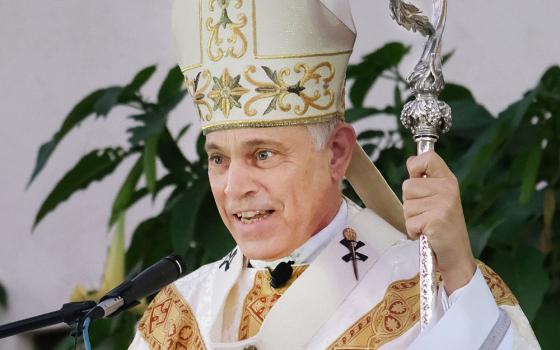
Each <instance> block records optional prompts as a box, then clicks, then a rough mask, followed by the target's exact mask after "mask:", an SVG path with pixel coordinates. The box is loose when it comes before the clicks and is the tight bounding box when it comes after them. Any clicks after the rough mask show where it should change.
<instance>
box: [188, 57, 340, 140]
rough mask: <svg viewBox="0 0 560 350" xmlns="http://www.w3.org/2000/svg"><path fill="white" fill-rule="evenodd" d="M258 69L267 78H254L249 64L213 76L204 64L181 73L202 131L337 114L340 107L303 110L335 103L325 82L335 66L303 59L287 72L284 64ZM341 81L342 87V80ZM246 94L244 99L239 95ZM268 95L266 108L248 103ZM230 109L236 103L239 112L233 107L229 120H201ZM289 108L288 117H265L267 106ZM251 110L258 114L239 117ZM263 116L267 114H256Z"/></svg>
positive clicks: (225, 113)
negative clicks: (315, 112)
mask: <svg viewBox="0 0 560 350" xmlns="http://www.w3.org/2000/svg"><path fill="white" fill-rule="evenodd" d="M262 69H263V71H264V75H266V76H267V77H268V79H270V82H268V81H266V82H262V81H258V80H257V79H255V78H254V77H253V76H252V75H253V74H255V73H256V72H257V68H256V67H255V66H254V65H250V66H248V67H247V68H246V69H245V70H244V72H243V76H242V75H241V74H238V75H232V74H230V71H229V69H228V68H225V69H224V70H223V71H222V73H221V75H220V76H219V77H216V76H212V73H211V72H210V70H208V69H206V70H203V71H200V72H198V73H197V74H196V76H195V77H194V79H189V78H188V77H187V78H186V79H187V87H188V89H189V92H190V94H191V95H192V97H193V102H194V105H195V108H196V111H197V113H198V115H199V118H200V120H201V121H202V122H203V130H204V131H205V132H207V131H213V130H217V129H226V128H233V127H268V126H287V125H305V124H311V123H312V122H323V121H328V120H332V119H343V114H344V113H343V111H337V112H335V113H332V112H331V113H325V114H319V115H309V114H308V113H309V110H310V109H315V110H318V111H326V110H328V109H330V108H331V107H332V106H333V105H334V103H335V99H336V98H335V95H336V94H335V92H334V90H333V88H332V87H331V85H330V84H331V82H332V80H333V79H334V75H335V68H334V67H333V65H332V64H331V63H330V62H326V61H325V62H321V63H318V64H317V65H314V66H312V67H310V66H308V65H307V64H305V63H297V64H295V65H294V68H293V73H292V70H290V69H289V68H287V67H283V68H281V69H279V70H272V69H270V68H269V67H264V66H263V67H262ZM292 76H294V78H295V79H294V78H292V82H293V84H289V83H287V82H286V80H287V79H289V78H290V77H292ZM242 78H244V79H245V80H242ZM211 82H213V86H212V88H211V89H210V84H211ZM250 85H252V86H255V88H254V90H253V91H251V90H249V89H248V88H246V86H250ZM341 86H342V87H344V84H342V85H341ZM289 96H293V97H295V101H292V103H293V102H296V105H295V106H294V107H293V106H292V104H291V103H290V102H288V101H287V98H288V97H289ZM246 97H247V98H248V99H247V100H245V101H242V100H241V99H242V98H243V99H245V98H246ZM269 99H270V102H269V103H268V106H267V107H266V108H265V107H264V106H260V110H257V109H255V108H253V104H255V103H256V102H258V101H260V100H269ZM211 103H213V107H211ZM234 109H240V110H242V111H243V112H237V114H236V118H233V119H234V120H233V121H232V122H233V123H230V122H229V121H227V120H222V121H217V122H215V123H212V125H204V123H207V122H210V121H212V120H213V118H214V112H215V111H217V110H220V111H221V112H222V115H223V116H224V118H226V119H228V118H229V116H230V114H231V112H232V110H234ZM292 110H293V111H294V114H295V115H294V116H293V117H292V118H289V119H286V118H277V117H275V118H272V117H271V118H270V119H268V117H269V113H271V112H272V111H281V112H291V111H292ZM257 115H258V118H255V120H249V119H241V118H243V117H249V118H251V117H255V116H257ZM265 116H266V117H267V119H261V118H265ZM235 119H237V120H235ZM257 119H258V120H257ZM218 120H220V119H218ZM222 124H223V125H222ZM224 125H225V126H224Z"/></svg>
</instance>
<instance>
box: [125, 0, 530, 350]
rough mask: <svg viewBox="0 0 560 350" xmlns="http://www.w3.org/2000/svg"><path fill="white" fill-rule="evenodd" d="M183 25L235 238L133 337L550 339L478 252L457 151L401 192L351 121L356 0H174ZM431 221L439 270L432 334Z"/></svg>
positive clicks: (421, 171) (171, 293)
mask: <svg viewBox="0 0 560 350" xmlns="http://www.w3.org/2000/svg"><path fill="white" fill-rule="evenodd" d="M173 27H174V32H175V38H176V45H177V50H178V58H179V65H180V67H181V68H182V71H183V73H184V75H185V78H186V81H187V84H188V88H189V92H190V94H191V96H192V97H193V101H194V104H195V107H196V110H197V112H198V114H199V117H200V120H201V122H202V129H203V132H204V133H205V134H206V146H205V147H206V152H207V153H208V159H209V164H208V175H209V179H210V185H211V189H212V193H213V195H214V199H215V201H216V204H217V207H218V209H219V212H220V216H221V218H222V220H223V221H224V224H225V225H226V226H227V228H228V230H229V232H230V233H231V235H232V236H233V238H234V239H235V241H236V243H237V247H236V248H234V249H233V250H232V251H231V252H230V253H229V254H228V255H227V256H226V257H224V258H223V259H222V260H220V261H218V262H215V263H212V264H209V265H206V266H203V267H201V268H200V269H198V270H197V271H195V272H193V273H191V274H189V275H188V276H186V277H183V278H181V279H179V280H178V281H176V282H175V283H173V284H172V285H170V286H168V287H166V288H165V289H163V290H162V291H161V292H160V293H159V294H158V295H157V296H156V297H155V299H154V300H153V301H152V303H151V304H150V306H149V307H148V309H147V310H146V312H145V314H144V316H143V318H142V319H141V321H140V323H139V324H138V329H137V332H136V336H135V338H134V340H133V343H132V344H131V345H130V348H129V349H133V350H147V349H240V350H241V349H244V350H294V349H339V350H342V349H353V350H357V349H370V350H373V349H387V350H389V349H451V348H452V349H454V350H463V349H464V350H467V349H540V347H539V344H538V342H537V340H536V339H535V336H534V334H533V331H532V329H531V327H530V325H529V322H528V321H527V319H526V317H525V315H524V314H523V311H522V310H521V308H520V307H519V305H518V303H517V300H516V299H515V297H514V296H513V295H512V293H511V291H510V290H509V288H508V287H507V286H506V285H505V284H504V282H503V281H502V280H501V279H500V277H499V276H498V275H497V274H496V273H494V272H493V271H492V270H491V269H490V268H489V267H487V266H485V265H484V264H483V263H481V262H477V261H475V259H474V257H473V254H472V251H471V247H470V243H469V239H468V234H467V229H466V225H465V219H464V216H463V211H462V208H461V201H460V195H459V188H458V185H457V180H456V178H455V176H454V175H453V173H452V172H451V171H450V170H449V168H448V167H447V165H446V164H445V162H444V161H443V160H442V159H441V158H440V157H439V156H437V155H436V154H435V153H433V152H432V153H427V154H424V155H421V156H418V157H411V158H410V159H409V160H408V162H407V168H408V172H409V174H410V179H408V180H406V181H405V182H404V183H403V198H402V200H403V203H401V202H400V201H399V200H398V199H397V198H396V196H395V195H394V194H393V192H392V191H391V189H390V188H389V186H388V185H387V183H386V182H385V181H384V179H383V178H382V176H381V175H380V174H379V172H378V171H377V169H376V168H375V167H374V165H373V164H372V162H371V161H370V160H369V158H368V156H367V155H366V154H365V153H364V152H363V150H362V149H361V148H360V146H358V145H357V143H356V134H355V132H354V130H353V128H352V126H351V125H349V124H347V123H345V122H344V84H345V74H346V67H347V64H348V58H349V56H350V54H351V52H352V48H353V45H354V40H355V31H354V26H353V24H352V16H351V14H350V10H349V6H348V3H347V0H343V1H341V0H281V1H280V0H175V1H174V8H173ZM424 175H427V177H424ZM344 178H347V179H348V180H349V182H350V183H351V184H352V186H353V187H354V189H355V191H356V193H357V194H358V195H359V196H360V198H361V199H362V201H363V202H364V204H365V205H366V206H367V208H361V207H358V206H357V205H356V204H354V203H353V202H351V201H350V200H348V199H346V198H344V197H343V195H342V193H341V182H342V180H343V179H344ZM421 233H422V234H425V235H427V237H428V239H429V242H430V245H431V247H432V248H433V251H434V253H435V255H436V256H437V270H438V280H439V283H438V292H437V298H436V305H435V310H434V315H433V317H432V320H431V323H430V324H429V325H428V327H427V329H426V330H424V331H423V332H422V333H420V325H419V314H420V313H419V288H418V260H419V257H418V250H419V249H418V241H417V238H418V237H419V235H420V234H421Z"/></svg>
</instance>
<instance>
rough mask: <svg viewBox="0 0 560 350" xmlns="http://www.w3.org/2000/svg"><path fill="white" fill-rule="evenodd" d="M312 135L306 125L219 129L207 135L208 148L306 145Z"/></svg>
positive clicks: (206, 146)
mask: <svg viewBox="0 0 560 350" xmlns="http://www.w3.org/2000/svg"><path fill="white" fill-rule="evenodd" d="M309 142H310V135H309V132H308V131H307V129H306V128H305V127H304V126H287V127H271V128H240V129H229V130H218V131H213V132H210V133H208V134H207V135H206V145H205V148H206V150H207V151H208V150H212V149H235V148H243V147H254V146H262V145H270V146H277V147H286V148H289V147H293V146H294V145H298V146H300V147H301V146H305V145H307V144H308V143H309Z"/></svg>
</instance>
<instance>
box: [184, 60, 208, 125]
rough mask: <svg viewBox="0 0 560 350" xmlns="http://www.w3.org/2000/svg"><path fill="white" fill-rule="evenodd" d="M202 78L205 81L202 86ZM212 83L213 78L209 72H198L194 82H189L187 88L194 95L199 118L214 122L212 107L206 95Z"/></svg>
mask: <svg viewBox="0 0 560 350" xmlns="http://www.w3.org/2000/svg"><path fill="white" fill-rule="evenodd" d="M201 78H202V79H204V82H203V83H202V85H201V83H200V79H201ZM211 81H212V76H211V75H210V71H209V70H205V71H202V72H198V74H197V75H196V77H195V78H194V80H187V86H188V89H189V91H190V93H191V95H192V98H193V102H194V107H195V108H196V111H197V112H198V116H199V117H200V120H202V121H210V120H212V107H211V106H210V104H209V103H208V101H206V100H205V97H206V95H205V94H206V91H207V90H208V87H209V86H210V82H211Z"/></svg>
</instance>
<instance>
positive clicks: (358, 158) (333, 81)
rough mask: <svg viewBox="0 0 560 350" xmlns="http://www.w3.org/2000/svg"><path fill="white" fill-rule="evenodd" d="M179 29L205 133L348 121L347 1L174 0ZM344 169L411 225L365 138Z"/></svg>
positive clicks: (394, 219)
mask: <svg viewBox="0 0 560 350" xmlns="http://www.w3.org/2000/svg"><path fill="white" fill-rule="evenodd" d="M173 30H174V34H175V43H176V48H177V56H178V61H179V66H180V68H181V70H182V72H183V74H184V76H185V79H186V81H187V86H188V90H189V93H190V94H191V96H192V98H193V101H194V104H195V108H196V111H197V113H198V116H199V118H200V121H201V123H202V131H203V132H204V133H208V132H212V131H216V130H223V129H231V128H260V127H275V126H291V125H308V124H317V123H323V122H327V121H331V120H335V119H340V120H344V111H345V105H344V100H345V94H344V86H345V80H346V67H347V65H348V59H349V58H350V54H351V53H352V49H353V47H354V41H355V38H356V33H355V30H354V25H353V22H352V16H351V12H350V7H349V4H348V0H282V1H279V0H175V1H174V6H173ZM346 177H347V178H348V180H349V181H350V183H351V184H352V187H353V188H354V190H355V191H356V193H357V194H358V195H359V196H360V198H361V199H362V201H363V202H364V204H365V205H366V206H367V207H368V208H370V209H372V210H373V211H374V212H376V213H377V214H378V215H380V216H381V217H383V218H384V219H385V220H386V221H388V222H389V223H391V224H392V225H393V226H395V227H396V228H397V229H398V230H400V231H402V232H404V231H405V228H404V227H405V226H404V216H403V213H402V206H401V203H400V201H399V200H398V198H397V197H396V196H395V194H394V193H393V192H392V190H391V189H390V188H389V186H388V185H387V183H386V181H385V180H384V179H383V177H382V176H381V174H380V173H379V171H378V170H377V169H376V168H375V166H374V165H373V164H372V162H371V161H370V159H369V157H368V156H367V155H366V154H365V152H364V151H363V150H362V149H361V147H360V146H358V145H356V148H355V150H354V154H353V159H352V162H351V164H350V167H349V169H348V172H347V174H346Z"/></svg>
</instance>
